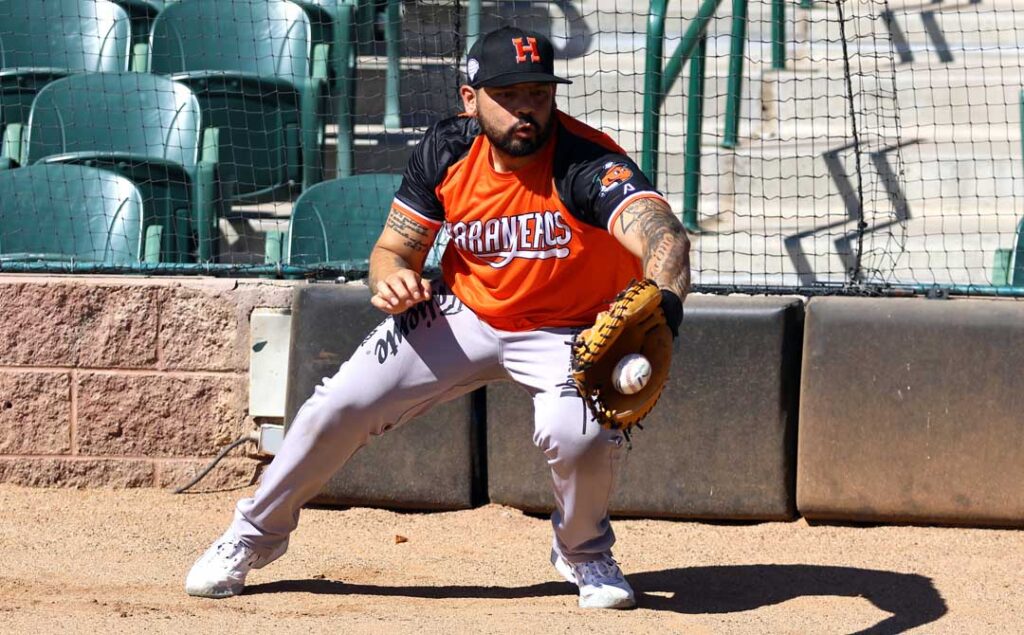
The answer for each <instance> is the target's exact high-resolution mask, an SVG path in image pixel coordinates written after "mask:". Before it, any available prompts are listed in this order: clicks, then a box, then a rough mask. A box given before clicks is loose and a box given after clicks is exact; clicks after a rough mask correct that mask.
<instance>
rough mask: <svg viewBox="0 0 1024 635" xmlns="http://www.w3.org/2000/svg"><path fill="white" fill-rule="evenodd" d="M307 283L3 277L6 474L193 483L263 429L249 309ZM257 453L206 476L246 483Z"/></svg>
mask: <svg viewBox="0 0 1024 635" xmlns="http://www.w3.org/2000/svg"><path fill="white" fill-rule="evenodd" d="M295 284H301V283H296V282H280V281H270V280H244V281H243V280H214V279H195V278H175V279H147V278H86V277H53V276H47V277H43V276H13V275H8V276H0V483H2V482H6V483H14V484H19V485H33V486H57V487H61V486H63V487H101V486H109V487H150V486H156V487H168V488H171V487H177V486H179V485H182V484H184V483H185V482H187V481H188V480H189V479H191V478H192V476H194V475H195V474H196V473H198V471H199V470H200V469H202V468H203V467H204V466H205V465H206V464H207V463H208V462H209V461H210V459H211V457H212V456H213V455H215V454H217V452H218V451H219V450H220V448H222V447H223V446H224V445H225V444H226V443H228V442H230V441H231V440H233V439H235V438H237V437H238V436H239V435H240V434H242V433H243V432H246V431H248V430H250V429H252V427H253V423H252V420H251V419H250V418H249V416H248V412H247V406H248V368H249V316H250V314H251V313H252V310H253V309H254V308H256V307H287V306H290V304H291V289H292V287H293V286H294V285H295ZM251 449H252V448H251V446H249V447H248V448H247V449H246V451H243V449H242V448H239V449H238V450H236V451H235V452H234V453H233V454H232V455H231V456H230V457H228V458H226V459H224V460H223V461H222V462H221V464H220V466H218V468H217V469H216V470H214V471H213V472H212V473H211V474H210V475H209V476H207V477H206V479H204V481H203V482H202V486H203V487H224V486H233V485H243V484H245V483H247V482H248V481H249V479H250V478H252V476H253V472H254V470H255V469H256V467H257V461H256V460H255V459H253V458H251V457H249V456H247V452H251Z"/></svg>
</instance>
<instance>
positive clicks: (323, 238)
mask: <svg viewBox="0 0 1024 635" xmlns="http://www.w3.org/2000/svg"><path fill="white" fill-rule="evenodd" d="M401 183H402V176H401V175H400V174H359V175H356V176H349V177H345V178H341V179H335V180H333V181H326V182H324V183H320V184H319V185H317V186H315V187H312V188H310V189H309V190H307V191H306V192H303V193H302V196H300V197H299V200H297V201H296V202H295V206H294V207H293V208H292V220H291V226H290V228H289V231H288V238H287V241H286V242H287V249H286V251H285V261H286V262H287V263H288V264H291V265H300V266H315V265H324V264H329V265H331V266H332V267H341V268H346V267H351V268H353V269H361V268H365V267H366V266H367V264H368V263H369V258H370V249H371V248H372V247H373V245H374V243H376V242H377V237H378V236H380V232H381V229H383V228H384V221H385V220H386V219H387V216H388V212H389V211H390V209H391V201H392V199H393V198H394V196H395V191H397V190H398V186H399V185H400V184H401Z"/></svg>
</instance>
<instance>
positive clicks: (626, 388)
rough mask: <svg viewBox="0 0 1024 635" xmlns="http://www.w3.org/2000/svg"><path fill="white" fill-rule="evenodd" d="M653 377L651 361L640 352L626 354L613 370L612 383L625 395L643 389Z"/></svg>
mask: <svg viewBox="0 0 1024 635" xmlns="http://www.w3.org/2000/svg"><path fill="white" fill-rule="evenodd" d="M650 378H651V362H649V361H648V360H647V358H646V357H644V356H643V355H640V354H639V353H630V354H629V355H624V356H623V357H622V359H620V360H619V363H618V364H616V365H615V369H614V370H613V371H612V385H614V386H615V390H618V391H619V392H621V393H622V394H624V395H632V394H634V393H637V392H640V391H641V390H643V388H644V386H646V385H647V381H648V380H649V379H650Z"/></svg>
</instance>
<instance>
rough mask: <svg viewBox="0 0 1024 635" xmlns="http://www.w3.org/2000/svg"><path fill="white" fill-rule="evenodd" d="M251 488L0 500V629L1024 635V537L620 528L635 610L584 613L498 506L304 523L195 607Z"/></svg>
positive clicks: (534, 521)
mask: <svg viewBox="0 0 1024 635" xmlns="http://www.w3.org/2000/svg"><path fill="white" fill-rule="evenodd" d="M247 492H248V488H244V489H239V490H234V491H230V492H216V493H207V494H188V495H178V496H175V495H173V494H170V493H167V492H163V491H157V490H127V491H124V490H119V491H112V490H84V491H76V490H43V489H25V488H16V487H10V486H0V510H2V511H0V514H2V516H0V558H2V560H0V632H4V633H32V634H33V635H39V634H44V633H46V634H49V633H147V634H153V633H176V634H177V633H195V634H199V633H247V634H251V633H256V632H274V633H327V632H330V633H389V634H390V633H446V634H451V633H517V634H523V633H545V634H547V633H587V634H589V633H683V632H685V633H814V634H818V633H854V632H861V633H898V632H905V631H907V630H913V631H915V632H920V633H958V634H962V633H1020V632H1024V574H1022V570H1024V531H1015V530H996V529H954V528H938V527H902V526H900V527H897V526H870V527H863V526H858V527H853V526H835V525H811V526H809V525H808V524H807V523H806V522H805V521H797V522H793V523H759V524H725V523H691V522H679V521H654V520H618V521H616V523H615V528H616V531H617V534H618V537H619V542H618V545H617V549H616V556H617V558H618V559H619V560H620V561H621V562H622V565H623V569H624V570H625V571H626V573H627V576H628V577H629V579H630V581H631V582H632V584H633V587H634V588H635V589H636V592H637V598H638V601H639V605H640V607H639V608H638V609H637V610H635V611H628V612H594V611H584V610H581V609H579V608H577V606H576V597H575V594H574V591H575V589H574V587H571V586H570V585H568V584H566V583H565V582H560V581H558V580H559V578H557V574H556V573H555V571H554V569H553V568H552V567H551V566H550V564H549V563H548V561H547V554H548V548H549V547H548V546H549V544H550V527H549V525H548V523H547V521H546V520H545V519H543V518H537V517H532V516H526V515H523V514H521V513H520V512H518V511H517V510H514V509H509V508H505V507H500V506H495V505H492V506H487V507H483V508H480V509H474V510H470V511H460V512H452V513H432V514H418V513H395V512H390V511H384V510H379V509H364V508H358V509H323V508H313V509H307V510H304V512H303V517H302V522H301V524H300V527H299V529H298V531H297V532H296V533H295V534H294V536H293V538H292V542H291V549H290V551H289V553H288V554H287V555H286V556H285V557H284V558H282V559H281V560H278V561H277V562H275V563H274V564H272V565H270V566H268V567H267V568H265V569H262V570H259V571H255V572H253V573H252V574H251V575H250V577H249V587H248V588H247V591H246V593H245V594H244V595H242V596H239V597H236V598H231V599H227V600H205V599H197V598H191V597H188V596H187V595H185V593H184V591H183V590H182V585H183V582H184V577H185V573H186V571H187V570H188V568H189V566H190V565H191V564H192V562H193V560H194V559H195V558H196V557H197V556H198V555H199V554H200V553H201V552H202V551H203V549H204V548H205V547H206V546H207V544H208V543H209V542H210V541H212V540H213V539H214V538H216V537H217V536H218V535H219V534H220V532H221V531H222V530H223V529H224V527H225V526H226V524H227V522H228V520H229V518H230V515H231V509H232V505H233V503H234V501H235V500H236V499H237V498H239V497H240V496H242V495H244V494H246V493H247ZM396 536H403V537H405V538H407V539H408V540H407V541H406V542H400V541H396Z"/></svg>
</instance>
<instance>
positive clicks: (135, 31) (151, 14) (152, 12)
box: [111, 0, 174, 73]
mask: <svg viewBox="0 0 1024 635" xmlns="http://www.w3.org/2000/svg"><path fill="white" fill-rule="evenodd" d="M173 1H174V0H111V2H116V3H117V4H119V5H120V6H121V8H123V9H124V10H125V12H126V13H127V14H128V19H129V20H130V21H131V24H132V53H131V68H130V70H133V71H136V72H139V73H144V72H145V71H146V66H147V65H148V64H149V33H150V31H151V30H152V28H153V21H154V20H156V16H157V15H159V14H160V12H161V11H163V10H164V7H165V6H167V4H168V3H169V2H173Z"/></svg>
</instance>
